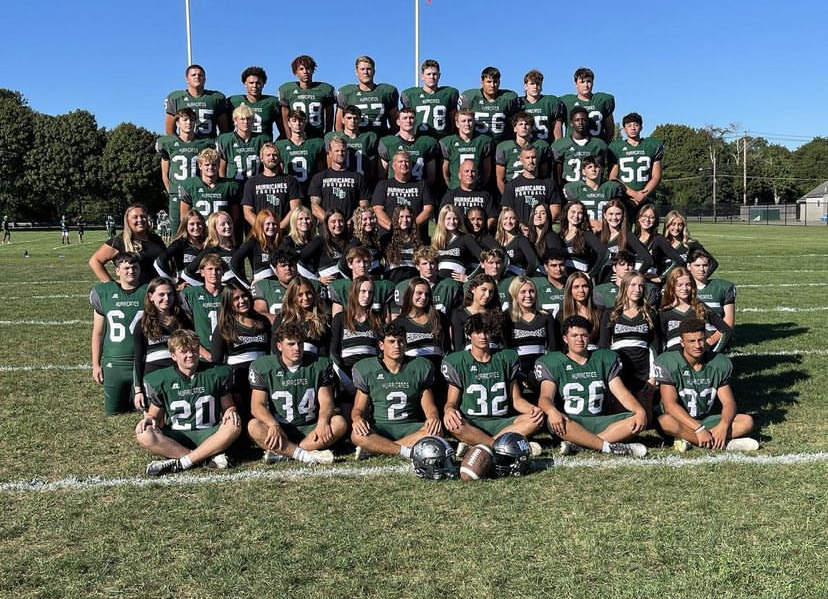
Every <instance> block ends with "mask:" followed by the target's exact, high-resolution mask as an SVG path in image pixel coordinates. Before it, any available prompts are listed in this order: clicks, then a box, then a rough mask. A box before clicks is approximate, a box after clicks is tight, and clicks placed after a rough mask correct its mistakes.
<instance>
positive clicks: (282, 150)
mask: <svg viewBox="0 0 828 599" xmlns="http://www.w3.org/2000/svg"><path fill="white" fill-rule="evenodd" d="M276 147H277V148H278V149H279V156H281V157H282V163H283V164H284V165H285V168H286V171H287V173H288V174H289V175H293V176H294V177H296V180H297V181H298V182H299V185H300V186H301V187H302V190H303V191H304V190H306V189H307V187H308V183H309V182H310V179H311V177H313V176H314V175H315V174H316V165H317V162H318V160H319V157H320V156H322V155H323V154H324V153H325V142H324V140H322V139H320V138H318V137H315V138H307V139H305V141H303V142H302V143H301V144H295V143H293V142H292V141H290V140H289V139H280V140H279V141H277V142H276Z"/></svg>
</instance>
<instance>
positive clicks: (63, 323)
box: [0, 319, 92, 327]
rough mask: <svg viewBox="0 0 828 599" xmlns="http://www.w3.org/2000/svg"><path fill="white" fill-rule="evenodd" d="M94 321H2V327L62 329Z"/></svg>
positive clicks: (0, 324) (0, 321)
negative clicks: (21, 326)
mask: <svg viewBox="0 0 828 599" xmlns="http://www.w3.org/2000/svg"><path fill="white" fill-rule="evenodd" d="M91 324H92V320H90V319H85V320H0V326H5V327H16V326H20V325H25V326H35V327H41V326H42V327H62V326H67V327H68V326H78V325H91Z"/></svg>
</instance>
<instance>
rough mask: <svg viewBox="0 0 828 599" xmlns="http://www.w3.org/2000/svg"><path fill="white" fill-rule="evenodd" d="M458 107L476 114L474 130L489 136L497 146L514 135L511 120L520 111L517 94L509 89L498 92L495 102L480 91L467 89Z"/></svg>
mask: <svg viewBox="0 0 828 599" xmlns="http://www.w3.org/2000/svg"><path fill="white" fill-rule="evenodd" d="M458 107H459V108H461V109H468V110H471V111H472V112H474V130H475V132H476V133H479V134H482V135H488V136H489V137H491V138H492V139H493V140H494V142H495V144H498V143H500V142H501V141H503V140H504V139H506V138H508V137H509V136H510V135H511V133H512V126H511V125H510V123H509V119H510V118H511V117H512V115H513V114H515V113H516V112H518V111H519V110H520V102H519V101H518V97H517V94H516V93H515V92H513V91H511V90H508V89H501V90H499V91H498V92H497V97H496V98H495V99H494V100H489V99H487V98H486V96H484V95H483V91H482V90H480V89H467V90H466V91H464V92H463V95H461V96H460V102H459V104H458Z"/></svg>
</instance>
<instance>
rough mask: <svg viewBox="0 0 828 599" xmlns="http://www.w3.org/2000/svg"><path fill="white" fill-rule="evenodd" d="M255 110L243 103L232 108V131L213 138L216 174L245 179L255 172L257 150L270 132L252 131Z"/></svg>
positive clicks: (257, 165)
mask: <svg viewBox="0 0 828 599" xmlns="http://www.w3.org/2000/svg"><path fill="white" fill-rule="evenodd" d="M254 117H255V113H254V112H253V109H252V108H250V106H248V105H247V104H242V105H241V106H238V107H236V108H235V109H234V110H233V124H234V125H235V127H236V130H235V131H231V132H229V133H222V134H221V135H219V136H218V139H216V150H218V153H219V177H228V178H230V179H235V180H236V181H245V180H246V179H249V178H250V177H252V176H253V175H255V174H257V173H258V172H259V151H260V150H261V149H262V146H264V145H265V144H266V143H269V142H270V139H271V138H270V136H268V135H266V134H264V133H258V134H257V133H255V132H254V131H253V123H254Z"/></svg>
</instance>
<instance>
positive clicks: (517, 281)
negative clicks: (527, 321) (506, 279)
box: [509, 275, 544, 322]
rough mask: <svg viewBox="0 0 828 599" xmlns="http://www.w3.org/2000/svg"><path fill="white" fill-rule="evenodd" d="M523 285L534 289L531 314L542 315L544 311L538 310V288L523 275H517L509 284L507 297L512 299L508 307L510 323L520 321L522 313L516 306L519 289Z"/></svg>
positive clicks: (517, 305)
mask: <svg viewBox="0 0 828 599" xmlns="http://www.w3.org/2000/svg"><path fill="white" fill-rule="evenodd" d="M524 285H531V286H532V287H533V288H534V289H535V305H534V306H533V312H535V314H544V311H543V310H541V309H539V308H538V286H537V285H535V282H534V281H533V280H532V279H530V278H529V277H526V276H524V275H519V276H517V277H515V278H514V279H512V282H511V283H509V297H510V298H511V299H512V301H511V302H510V303H511V306H509V317H510V318H511V319H512V322H517V321H518V320H520V318H521V316H522V315H523V312H522V310H521V308H520V305H519V304H518V293H519V292H520V288H521V287H523V286H524Z"/></svg>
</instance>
